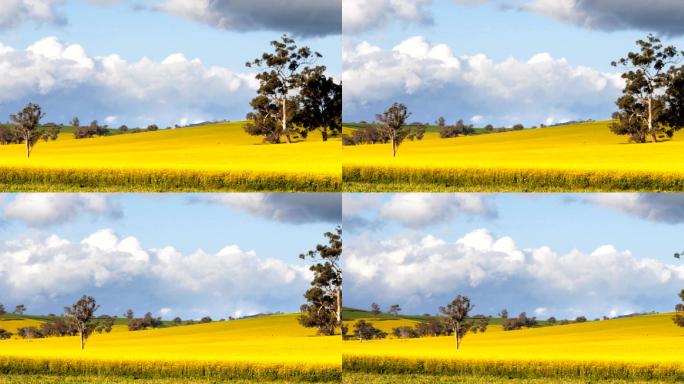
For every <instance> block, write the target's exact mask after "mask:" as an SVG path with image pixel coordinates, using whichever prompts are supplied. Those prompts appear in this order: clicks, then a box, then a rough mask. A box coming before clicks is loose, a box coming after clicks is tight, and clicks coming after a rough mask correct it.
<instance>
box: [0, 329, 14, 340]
mask: <svg viewBox="0 0 684 384" xmlns="http://www.w3.org/2000/svg"><path fill="white" fill-rule="evenodd" d="M11 337H12V333H11V332H9V331H6V330H4V329H2V328H0V340H7V339H9V338H11Z"/></svg>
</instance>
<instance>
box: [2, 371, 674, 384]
mask: <svg viewBox="0 0 684 384" xmlns="http://www.w3.org/2000/svg"><path fill="white" fill-rule="evenodd" d="M0 383H2V381H0ZM342 383H344V384H356V383H365V384H395V383H409V384H456V383H458V384H503V383H506V384H587V383H602V384H631V383H637V384H641V383H649V384H664V383H671V382H668V381H658V380H650V381H634V380H614V379H601V380H591V381H588V380H582V379H549V378H536V379H515V378H509V377H496V376H448V375H443V376H436V375H416V374H405V375H397V374H384V375H383V374H377V373H346V372H345V373H344V376H343V377H342Z"/></svg>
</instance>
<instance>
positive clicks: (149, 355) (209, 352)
mask: <svg viewBox="0 0 684 384" xmlns="http://www.w3.org/2000/svg"><path fill="white" fill-rule="evenodd" d="M122 327H123V326H121V327H117V328H122ZM340 351H341V341H340V337H339V336H330V337H321V336H316V335H315V330H314V329H311V328H304V327H302V326H300V325H299V324H298V323H297V315H295V314H287V315H274V316H265V317H259V318H253V319H243V320H234V321H225V322H214V323H208V324H197V325H189V326H178V327H169V328H160V329H152V330H146V331H136V332H128V331H122V330H121V329H117V331H116V332H114V331H113V332H112V333H110V334H105V333H103V334H101V335H100V334H97V333H95V334H93V335H92V336H91V338H90V339H89V340H88V342H87V344H86V349H85V350H83V351H81V350H80V347H79V340H78V337H55V338H47V339H34V340H23V339H12V340H5V341H0V358H2V357H10V358H32V359H33V358H35V359H48V360H49V359H60V360H65V359H66V360H98V361H117V362H120V361H136V362H141V361H183V362H188V361H189V362H192V361H196V362H229V363H242V362H244V363H251V364H286V365H287V364H294V365H297V366H306V365H310V366H325V367H339V366H340V364H341V352H340Z"/></svg>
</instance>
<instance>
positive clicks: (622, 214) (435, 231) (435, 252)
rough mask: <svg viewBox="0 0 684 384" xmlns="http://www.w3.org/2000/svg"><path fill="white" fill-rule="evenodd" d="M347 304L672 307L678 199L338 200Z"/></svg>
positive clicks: (493, 308) (410, 309) (558, 312)
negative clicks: (465, 299) (461, 300)
mask: <svg viewBox="0 0 684 384" xmlns="http://www.w3.org/2000/svg"><path fill="white" fill-rule="evenodd" d="M344 199H345V200H344V212H343V214H344V226H345V229H346V230H347V237H346V240H345V273H346V275H345V276H346V280H345V289H346V305H348V306H352V307H361V308H366V307H368V306H369V304H370V302H371V301H375V302H378V303H381V305H382V306H388V305H389V304H394V303H395V302H398V303H399V304H401V305H402V307H403V308H404V309H405V311H407V313H424V312H428V313H434V312H435V311H436V308H437V307H438V306H439V305H444V304H445V303H446V302H447V301H448V300H450V299H451V298H453V297H452V296H455V295H457V294H467V295H470V296H472V298H473V299H474V300H475V302H476V304H478V308H479V310H480V311H482V312H486V314H492V315H494V314H496V313H497V311H498V310H500V309H501V308H503V307H508V308H509V311H511V312H516V313H517V312H521V311H526V312H527V313H535V311H537V312H538V313H537V315H538V316H540V317H542V318H545V317H548V316H551V315H553V316H556V317H565V318H574V316H578V315H586V316H590V317H592V318H593V317H600V316H603V315H606V316H611V315H613V316H614V315H622V314H625V313H632V312H641V311H652V310H655V311H670V310H672V308H674V307H673V306H674V304H675V303H676V294H677V293H678V292H679V290H681V288H683V287H684V263H681V262H679V263H678V262H677V260H676V259H675V258H674V257H673V256H672V255H673V253H674V252H675V251H678V250H680V248H682V247H683V246H682V244H681V240H680V239H681V233H682V230H683V229H684V198H682V197H681V196H679V195H676V194H673V195H660V194H643V195H640V194H568V195H566V194H528V195H521V194H492V195H477V194H467V195H458V194H456V195H454V194H427V195H422V194H394V195H392V194H387V195H365V196H364V195H345V197H344Z"/></svg>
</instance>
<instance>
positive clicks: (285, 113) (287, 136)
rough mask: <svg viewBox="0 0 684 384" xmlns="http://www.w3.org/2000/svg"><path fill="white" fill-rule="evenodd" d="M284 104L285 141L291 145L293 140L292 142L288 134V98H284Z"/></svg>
mask: <svg viewBox="0 0 684 384" xmlns="http://www.w3.org/2000/svg"><path fill="white" fill-rule="evenodd" d="M282 103H283V134H285V139H286V140H287V143H288V144H290V143H292V140H290V133H289V132H287V96H285V97H283V100H282Z"/></svg>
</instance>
